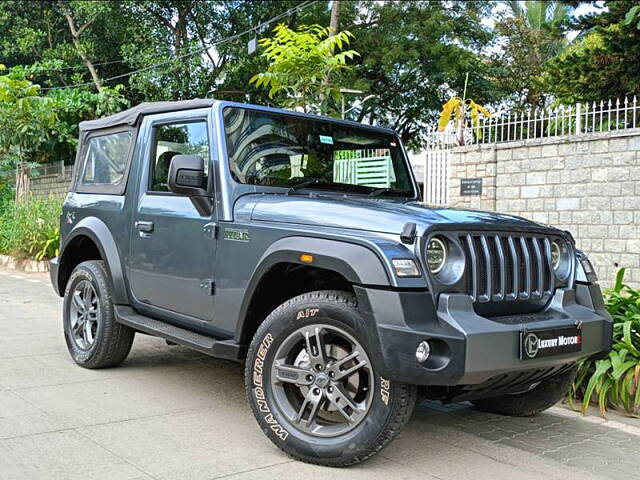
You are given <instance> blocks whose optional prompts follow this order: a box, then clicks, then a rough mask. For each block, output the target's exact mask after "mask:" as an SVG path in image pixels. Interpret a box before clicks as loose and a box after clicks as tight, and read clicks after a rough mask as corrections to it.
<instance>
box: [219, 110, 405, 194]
mask: <svg viewBox="0 0 640 480" xmlns="http://www.w3.org/2000/svg"><path fill="white" fill-rule="evenodd" d="M224 120H225V129H226V136H227V152H228V155H229V163H230V167H231V173H232V175H233V177H234V179H235V180H236V181H238V182H240V183H248V184H252V185H266V186H275V187H295V186H298V188H313V189H323V190H338V191H341V192H351V193H362V194H375V195H392V196H403V197H413V196H414V190H413V186H412V183H411V177H410V173H409V171H408V166H407V163H406V161H405V159H404V156H403V154H402V150H401V148H400V145H398V141H397V140H396V138H395V137H394V136H393V135H389V134H385V133H380V132H377V131H375V130H371V129H367V128H360V127H351V126H345V125H342V124H339V123H335V122H331V121H326V120H317V119H310V118H302V117H298V116H294V115H286V114H280V113H271V112H261V111H255V110H249V109H244V108H235V107H228V108H225V110H224Z"/></svg>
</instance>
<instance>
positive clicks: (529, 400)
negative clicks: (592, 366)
mask: <svg viewBox="0 0 640 480" xmlns="http://www.w3.org/2000/svg"><path fill="white" fill-rule="evenodd" d="M575 377H576V368H575V367H573V368H570V369H569V370H566V371H564V372H561V373H559V374H557V375H554V376H553V377H550V378H547V379H546V380H543V381H542V382H541V383H540V385H537V386H536V387H534V388H533V389H532V390H530V391H528V392H525V393H519V394H515V395H502V396H499V397H494V398H487V399H483V400H474V401H472V402H471V403H473V405H474V406H475V408H477V409H478V410H481V411H483V412H488V413H496V414H498V415H507V416H510V417H531V416H533V415H537V414H539V413H540V412H543V411H544V410H546V409H548V408H550V407H552V406H554V405H555V404H556V403H558V402H559V401H560V400H562V399H563V398H564V397H565V396H566V395H567V392H568V391H569V388H570V387H571V384H572V383H573V380H574V379H575Z"/></svg>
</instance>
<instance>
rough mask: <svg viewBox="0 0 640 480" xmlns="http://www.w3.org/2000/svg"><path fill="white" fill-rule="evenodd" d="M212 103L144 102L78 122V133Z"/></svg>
mask: <svg viewBox="0 0 640 480" xmlns="http://www.w3.org/2000/svg"><path fill="white" fill-rule="evenodd" d="M214 102H215V100H213V99H211V98H196V99H194V100H180V101H176V102H144V103H141V104H139V105H136V106H135V107H131V108H128V109H127V110H123V111H122V112H119V113H116V114H114V115H109V116H108V117H102V118H98V119H96V120H87V121H85V122H80V131H87V130H99V129H102V128H109V127H115V126H116V125H135V124H136V123H137V122H138V119H139V118H140V117H141V116H142V115H149V114H152V113H164V112H174V111H178V110H191V109H193V108H203V107H210V106H211V105H213V103H214Z"/></svg>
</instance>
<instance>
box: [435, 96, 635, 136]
mask: <svg viewBox="0 0 640 480" xmlns="http://www.w3.org/2000/svg"><path fill="white" fill-rule="evenodd" d="M637 127H640V105H638V98H637V97H636V96H634V97H633V98H629V97H625V98H624V99H616V100H608V101H600V102H592V103H589V102H587V103H577V104H574V105H560V106H558V107H556V108H552V109H536V110H534V111H527V112H515V113H513V112H503V113H498V114H495V115H493V116H491V117H489V118H486V117H481V118H480V120H479V124H478V125H477V126H476V127H466V128H465V129H463V131H462V133H461V135H458V134H456V132H454V126H453V125H452V124H450V125H448V126H447V128H446V129H445V131H444V132H439V131H438V128H437V126H434V127H431V128H430V129H429V131H428V133H427V137H428V138H427V149H431V148H437V149H441V148H451V147H454V146H458V145H469V144H484V143H501V142H513V141H519V140H530V139H535V138H546V137H557V136H567V135H585V134H589V133H596V132H610V131H615V130H624V129H628V128H637ZM458 133H460V132H458ZM460 137H462V138H460Z"/></svg>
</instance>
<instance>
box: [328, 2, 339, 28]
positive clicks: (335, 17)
mask: <svg viewBox="0 0 640 480" xmlns="http://www.w3.org/2000/svg"><path fill="white" fill-rule="evenodd" d="M339 27H340V0H333V3H332V5H331V21H330V23H329V28H331V34H330V35H335V34H336V33H338V28H339Z"/></svg>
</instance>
